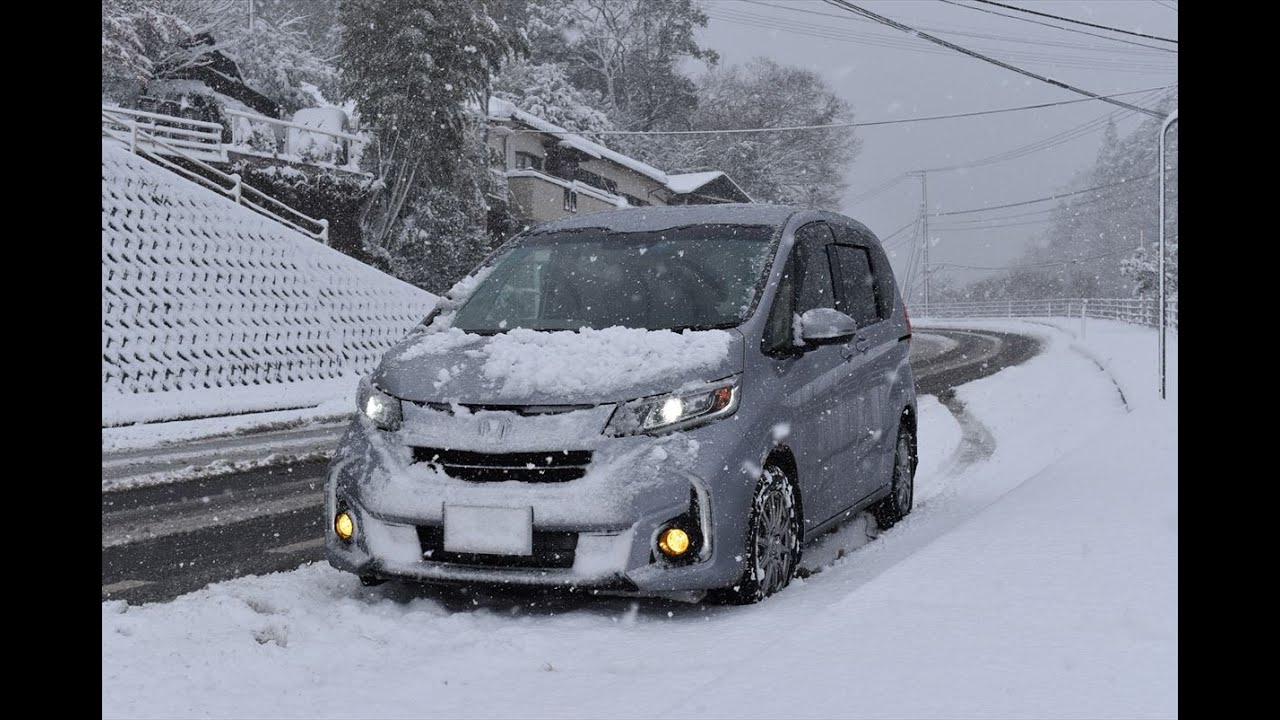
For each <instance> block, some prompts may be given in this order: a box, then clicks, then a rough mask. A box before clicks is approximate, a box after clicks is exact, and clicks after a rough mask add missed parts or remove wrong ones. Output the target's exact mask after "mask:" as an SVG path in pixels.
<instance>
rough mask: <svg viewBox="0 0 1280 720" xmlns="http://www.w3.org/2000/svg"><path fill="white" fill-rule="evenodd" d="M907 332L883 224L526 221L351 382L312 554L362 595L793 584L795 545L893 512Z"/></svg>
mask: <svg viewBox="0 0 1280 720" xmlns="http://www.w3.org/2000/svg"><path fill="white" fill-rule="evenodd" d="M910 339H911V325H910V321H909V319H908V317H907V313H906V309H905V307H904V306H903V302H902V297H901V295H900V293H899V291H898V287H897V284H896V283H895V281H894V277H893V272H892V270H891V269H890V267H889V261H888V258H887V257H886V256H885V253H884V250H883V249H882V248H881V246H880V243H879V241H878V240H877V239H876V237H875V236H874V235H873V234H872V233H871V231H869V230H868V229H867V228H866V227H865V226H863V225H862V224H860V223H858V222H856V221H854V220H851V219H849V218H847V217H844V216H843V215H838V214H835V213H830V212H823V211H818V210H812V209H806V208H797V207H785V206H771V205H754V204H751V205H699V206H681V207H645V208H636V209H629V210H619V211H617V212H607V213H600V214H592V215H585V216H580V217H573V218H568V219H563V220H557V221H554V222H550V223H546V224H543V225H540V226H538V227H535V228H532V229H530V230H527V231H525V232H523V233H521V234H519V235H517V236H516V237H514V238H512V239H511V240H510V241H508V242H507V243H505V244H504V245H503V246H502V247H501V248H499V249H498V250H497V251H496V252H495V253H494V254H493V255H492V256H491V257H490V258H489V260H487V261H486V262H485V263H484V264H483V265H482V266H481V268H480V269H478V270H477V271H476V272H475V273H473V274H472V275H471V276H469V277H468V278H466V279H464V280H463V281H461V282H459V283H458V284H457V285H456V286H455V287H454V288H453V290H451V291H450V293H449V294H448V295H447V296H446V297H445V298H444V299H443V300H442V301H441V303H440V304H439V306H438V307H437V308H436V309H435V310H434V311H433V312H432V314H431V316H429V317H428V318H427V319H426V320H424V322H423V323H422V325H421V326H419V327H418V328H416V329H415V330H414V331H413V332H411V333H410V334H409V335H408V336H407V337H406V338H405V339H404V340H403V341H402V342H401V343H400V344H398V345H397V346H396V347H394V348H393V349H392V350H390V351H389V352H388V353H387V354H386V356H385V357H384V358H383V360H382V362H381V364H380V365H379V367H378V368H377V370H376V371H375V372H374V373H373V374H372V375H370V376H369V377H367V378H365V379H364V380H363V381H362V382H361V384H360V388H359V393H358V405H359V412H358V413H357V414H356V416H355V418H354V419H353V420H352V422H351V425H350V427H349V429H348V430H347V433H346V435H345V436H344V438H343V440H342V442H341V444H340V446H339V447H338V449H337V451H336V453H335V455H334V457H333V460H332V463H331V465H330V467H329V472H328V483H327V493H326V495H327V501H326V513H327V515H326V519H325V522H326V524H327V526H328V530H327V532H326V541H325V548H326V554H327V556H328V559H329V562H330V563H331V564H332V565H334V566H335V567H337V568H340V569H343V570H347V571H350V572H353V573H356V574H358V575H359V576H360V578H361V579H362V580H363V581H364V582H365V583H366V584H373V583H378V582H381V581H384V580H388V579H407V580H413V581H418V582H425V583H462V584H483V585H504V586H512V585H524V586H554V587H564V588H573V589H579V590H584V591H599V592H608V593H623V594H643V595H668V594H682V595H687V594H688V592H689V591H706V592H707V596H708V597H709V598H711V599H714V600H719V601H725V602H736V603H750V602H755V601H758V600H761V599H763V598H765V597H767V596H769V595H771V594H773V593H775V592H777V591H779V590H781V589H782V588H784V587H786V586H787V584H788V582H789V581H790V579H791V578H792V576H793V575H794V573H795V571H796V568H797V566H798V563H799V561H800V554H801V549H802V547H803V545H804V544H805V542H806V541H809V540H812V539H814V538H816V537H818V536H819V535H820V534H822V533H824V532H825V531H827V530H830V529H833V528H835V527H836V526H838V525H839V524H840V523H841V522H842V521H845V520H847V519H848V518H851V517H853V515H854V514H855V513H857V512H858V511H861V510H864V509H870V510H871V511H872V512H873V513H874V516H875V518H876V520H877V522H878V523H879V525H880V526H881V527H889V526H891V525H893V524H894V523H896V522H897V521H898V520H900V519H902V517H903V516H905V515H906V514H907V513H909V512H910V511H911V506H912V494H913V492H912V478H913V475H914V472H915V466H916V398H915V381H914V378H913V376H912V372H911V366H910V364H909V362H908V356H909V349H910Z"/></svg>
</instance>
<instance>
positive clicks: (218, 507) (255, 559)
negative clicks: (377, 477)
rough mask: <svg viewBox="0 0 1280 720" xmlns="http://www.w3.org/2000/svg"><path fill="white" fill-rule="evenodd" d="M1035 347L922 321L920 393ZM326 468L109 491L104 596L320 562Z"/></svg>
mask: <svg viewBox="0 0 1280 720" xmlns="http://www.w3.org/2000/svg"><path fill="white" fill-rule="evenodd" d="M1037 351H1038V345H1037V343H1036V341H1035V340H1034V339H1032V338H1029V337H1026V336H1022V335H1013V334H1006V333H996V332H989V331H981V332H979V331H974V330H953V329H947V330H941V329H926V328H916V333H915V336H914V338H913V339H912V355H911V364H912V367H913V369H914V370H915V375H916V390H917V392H918V393H919V394H921V395H938V396H940V397H942V398H944V399H945V398H946V397H947V396H948V392H947V391H948V390H949V389H951V388H954V387H955V386H957V385H960V384H963V383H966V382H970V381H973V380H977V379H978V378H981V377H985V376H987V375H990V374H992V373H995V372H996V371H998V370H1000V369H1001V368H1004V367H1008V366H1010V365H1016V364H1018V363H1021V362H1023V361H1025V360H1027V359H1029V358H1030V357H1032V356H1033V355H1035V354H1036V352H1037ZM953 411H954V408H953ZM343 425H344V424H343V423H332V422H331V423H326V424H321V425H318V426H317V425H313V426H308V427H303V428H292V429H284V430H280V431H275V432H269V433H260V434H254V435H240V436H230V437H223V438H214V439H210V440H205V441H198V442H191V443H182V444H180V445H175V446H172V447H168V448H164V449H158V450H131V451H124V452H113V453H104V454H103V459H102V475H103V480H104V483H106V482H111V483H116V484H119V485H122V486H127V485H128V482H127V481H128V480H129V479H130V478H138V477H146V476H152V477H154V476H155V475H156V474H157V473H164V472H172V471H175V470H181V469H182V468H185V467H188V466H191V465H192V464H193V463H195V464H197V465H198V464H200V463H201V462H202V461H203V462H206V463H207V462H208V461H209V460H211V459H217V460H220V461H226V462H237V461H252V460H261V459H262V458H265V457H267V456H268V455H272V454H275V455H293V456H297V457H315V456H318V455H320V454H322V453H323V452H326V451H329V452H331V451H332V448H333V447H334V446H336V444H337V442H338V439H339V437H340V436H341V434H342V428H343ZM326 464H327V461H326V460H324V459H308V460H304V461H299V462H293V463H290V464H276V465H270V466H266V467H260V468H256V469H250V470H243V471H239V472H231V473H225V474H221V475H216V476H211V477H204V478H201V479H196V480H185V481H181V482H169V483H162V484H150V485H144V486H141V487H132V488H126V489H118V490H111V491H106V490H104V491H103V493H102V599H103V600H107V599H113V600H127V601H128V602H129V603H132V604H138V603H146V602H156V601H163V600H168V599H171V598H173V597H176V596H178V595H181V594H184V593H188V592H191V591H193V590H198V589H200V588H202V587H204V586H205V585H208V584H209V583H211V582H217V581H220V580H227V579H230V578H234V577H239V576H241V575H251V574H261V573H268V572H275V571H281V570H292V569H294V568H296V567H298V566H299V565H302V564H304V563H307V562H311V561H316V560H322V559H323V557H324V551H323V537H324V530H325V528H324V524H325V519H324V518H323V517H322V506H323V491H324V471H325V466H326ZM122 481H124V482H122Z"/></svg>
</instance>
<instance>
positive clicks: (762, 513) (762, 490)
mask: <svg viewBox="0 0 1280 720" xmlns="http://www.w3.org/2000/svg"><path fill="white" fill-rule="evenodd" d="M747 527H748V530H747V547H746V554H745V558H744V559H745V561H746V568H745V569H744V570H743V573H742V577H741V578H739V579H738V582H737V583H735V584H734V585H733V586H732V587H727V588H721V589H718V590H713V591H711V592H710V593H708V599H709V600H712V601H713V602H725V603H730V604H734V605H748V604H750V603H755V602H760V601H761V600H763V599H765V598H767V597H769V596H770V595H772V594H774V593H776V592H778V591H780V590H782V589H783V588H785V587H786V586H787V585H788V584H789V583H790V582H791V578H792V577H793V576H794V575H795V572H796V568H797V567H799V565H800V528H801V518H800V504H799V503H798V502H797V501H796V491H795V484H794V483H793V482H792V480H791V478H789V477H787V473H786V472H785V471H783V470H782V469H781V468H779V467H777V466H776V465H768V466H766V467H765V468H764V471H763V472H762V473H761V475H760V482H759V483H757V484H756V492H755V498H754V500H753V501H752V504H751V517H750V519H749V521H748V523H747Z"/></svg>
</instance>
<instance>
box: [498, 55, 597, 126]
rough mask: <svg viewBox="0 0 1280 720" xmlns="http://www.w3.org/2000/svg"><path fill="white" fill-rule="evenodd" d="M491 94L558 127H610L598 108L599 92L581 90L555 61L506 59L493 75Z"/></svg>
mask: <svg viewBox="0 0 1280 720" xmlns="http://www.w3.org/2000/svg"><path fill="white" fill-rule="evenodd" d="M493 95H494V97H499V98H502V99H504V100H510V101H511V102H513V103H515V104H516V107H518V108H520V109H521V110H524V111H525V112H527V113H531V114H533V115H537V116H538V117H540V118H542V119H543V120H546V121H548V122H551V123H555V124H556V125H559V126H560V127H563V128H565V129H568V130H575V131H599V130H612V129H613V123H612V122H610V121H609V117H608V116H607V115H606V114H605V113H604V112H603V111H602V110H600V109H599V108H600V107H601V106H602V105H603V99H602V98H601V97H600V94H599V93H597V92H594V91H590V90H581V89H579V88H578V87H576V86H574V84H573V83H572V82H570V81H569V77H568V75H567V74H566V73H565V71H564V68H563V67H561V66H560V65H558V64H555V63H545V64H534V63H510V64H508V65H507V66H506V67H504V68H503V69H502V72H500V73H498V75H497V77H495V78H494V79H493Z"/></svg>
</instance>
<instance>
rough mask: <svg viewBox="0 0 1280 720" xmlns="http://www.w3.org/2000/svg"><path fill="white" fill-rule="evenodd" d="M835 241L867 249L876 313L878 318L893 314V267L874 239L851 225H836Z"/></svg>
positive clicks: (894, 295)
mask: <svg viewBox="0 0 1280 720" xmlns="http://www.w3.org/2000/svg"><path fill="white" fill-rule="evenodd" d="M835 233H836V242H838V243H841V244H848V245H856V246H858V247H862V248H866V249H867V250H868V256H867V259H868V260H869V261H870V263H871V274H872V282H873V285H874V287H875V293H876V314H877V316H879V318H880V319H882V320H883V319H885V318H888V317H889V316H891V315H893V310H894V298H895V297H896V295H897V293H896V292H895V289H894V284H893V282H894V281H893V268H891V267H889V259H888V258H887V257H885V254H884V251H883V250H881V249H879V248H878V247H876V240H875V238H874V237H872V236H869V235H868V234H867V233H865V232H862V231H859V230H856V229H854V228H851V227H846V226H843V225H837V226H836V228H835Z"/></svg>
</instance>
